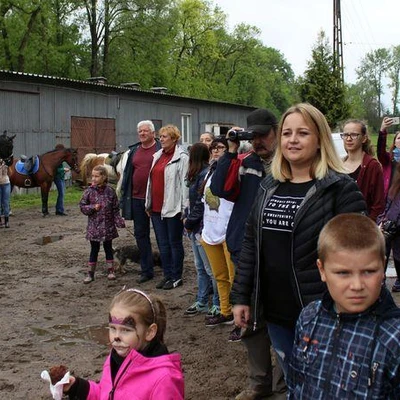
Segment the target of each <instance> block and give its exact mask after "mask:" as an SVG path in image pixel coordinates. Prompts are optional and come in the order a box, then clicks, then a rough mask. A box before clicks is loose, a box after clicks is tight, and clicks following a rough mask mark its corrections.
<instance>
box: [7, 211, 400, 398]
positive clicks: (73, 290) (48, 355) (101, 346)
mask: <svg viewBox="0 0 400 400" xmlns="http://www.w3.org/2000/svg"><path fill="white" fill-rule="evenodd" d="M66 211H67V213H68V217H59V216H55V215H54V209H53V210H52V215H50V216H48V217H46V218H43V217H42V215H41V213H40V210H39V209H29V210H15V211H14V215H13V216H12V217H11V218H10V224H11V228H10V229H1V230H0V249H1V257H0V270H1V272H2V279H1V280H0V318H1V321H2V323H1V325H2V328H1V335H0V348H1V352H0V399H2V400H8V399H13V400H18V399H21V400H22V399H23V400H27V399H28V400H30V399H33V400H38V399H42V400H43V399H46V400H47V399H51V396H50V394H49V388H48V386H47V385H46V384H45V383H44V382H43V381H42V380H41V379H40V373H41V371H42V370H44V369H48V368H49V367H50V366H52V365H54V364H65V365H67V366H68V367H69V368H70V370H71V371H74V373H75V374H76V375H78V376H82V377H85V378H91V379H97V378H99V376H100V374H101V369H102V364H103V362H104V360H105V358H106V356H107V354H108V346H107V331H106V329H105V328H104V327H105V324H106V322H107V315H108V306H109V303H110V300H111V298H112V296H113V295H114V294H115V293H116V292H118V291H119V290H120V289H121V287H122V286H123V285H129V286H131V287H132V286H137V285H136V279H137V277H138V274H139V266H138V265H135V264H130V265H129V272H128V273H126V274H125V275H118V277H117V280H116V281H114V282H109V281H107V279H106V278H105V277H104V276H101V275H100V273H98V274H97V279H96V280H95V281H94V282H93V283H92V284H90V285H84V284H83V283H82V281H83V278H84V273H85V270H86V261H87V259H88V255H89V245H88V243H87V242H86V240H85V227H86V217H85V216H83V215H82V214H81V213H80V212H79V209H78V207H77V206H69V207H67V209H66ZM57 239H59V240H57ZM114 243H115V245H125V244H132V243H134V239H133V236H132V225H131V223H129V226H128V229H122V230H120V237H119V238H118V239H116V240H115V241H114ZM185 249H186V256H185V263H184V265H185V267H184V285H183V286H182V287H180V288H177V289H174V290H171V291H162V290H157V289H155V285H156V282H158V280H159V279H161V277H162V274H161V270H160V269H156V277H155V280H153V281H150V282H146V283H145V284H143V285H141V286H142V287H143V289H144V290H145V291H147V292H149V293H157V294H158V295H160V296H161V298H162V299H163V300H164V302H165V304H166V306H167V310H168V328H167V335H166V344H167V346H168V348H169V349H170V351H178V352H180V353H181V355H182V362H183V368H184V374H185V393H186V395H185V398H186V399H188V400H190V399H192V400H208V399H212V400H222V399H233V398H234V397H235V395H236V394H238V393H239V392H240V391H241V390H242V389H243V388H245V386H246V378H247V362H246V354H245V349H244V347H243V345H242V344H241V343H229V342H228V341H227V339H228V333H229V331H230V329H231V328H230V327H227V326H223V327H215V328H207V327H205V325H204V317H203V316H195V317H184V316H183V312H184V310H185V309H186V307H188V306H189V305H190V304H191V303H192V302H193V301H194V298H195V293H196V282H195V270H194V265H193V256H192V253H191V250H190V246H189V243H188V242H187V241H186V242H185ZM103 265H104V253H103V252H101V253H100V259H99V267H98V271H99V272H101V269H102V267H103ZM397 301H399V297H397ZM283 398H284V396H283V395H280V396H278V395H276V396H274V397H272V398H270V399H283Z"/></svg>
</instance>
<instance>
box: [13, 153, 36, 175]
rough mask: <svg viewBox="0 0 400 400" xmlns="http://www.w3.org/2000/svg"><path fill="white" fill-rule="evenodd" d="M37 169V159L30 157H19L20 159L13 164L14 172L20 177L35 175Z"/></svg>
mask: <svg viewBox="0 0 400 400" xmlns="http://www.w3.org/2000/svg"><path fill="white" fill-rule="evenodd" d="M38 169H39V157H38V156H32V157H29V158H28V157H27V156H24V155H21V159H20V160H18V161H17V163H16V164H15V170H16V171H17V172H18V173H19V174H21V175H32V174H36V172H38Z"/></svg>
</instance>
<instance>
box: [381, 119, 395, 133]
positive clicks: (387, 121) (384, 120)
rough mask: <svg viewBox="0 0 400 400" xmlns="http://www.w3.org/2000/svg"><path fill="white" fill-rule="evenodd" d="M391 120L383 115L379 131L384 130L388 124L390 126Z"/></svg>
mask: <svg viewBox="0 0 400 400" xmlns="http://www.w3.org/2000/svg"><path fill="white" fill-rule="evenodd" d="M392 124H393V120H392V118H390V117H383V120H382V125H381V129H380V130H381V132H386V129H387V128H389V126H392Z"/></svg>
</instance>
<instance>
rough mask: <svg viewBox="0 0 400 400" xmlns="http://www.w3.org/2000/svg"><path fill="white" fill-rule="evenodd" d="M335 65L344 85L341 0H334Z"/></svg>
mask: <svg viewBox="0 0 400 400" xmlns="http://www.w3.org/2000/svg"><path fill="white" fill-rule="evenodd" d="M333 63H334V65H333V67H334V69H335V70H338V72H339V76H340V79H341V83H342V85H343V84H344V70H343V41H342V16H341V11H340V0H333Z"/></svg>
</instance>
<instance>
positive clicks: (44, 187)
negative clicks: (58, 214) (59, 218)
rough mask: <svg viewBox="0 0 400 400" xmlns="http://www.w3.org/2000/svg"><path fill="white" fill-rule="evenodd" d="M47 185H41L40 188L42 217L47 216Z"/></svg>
mask: <svg viewBox="0 0 400 400" xmlns="http://www.w3.org/2000/svg"><path fill="white" fill-rule="evenodd" d="M49 190H50V187H49V185H46V184H45V185H42V186H41V188H40V193H41V195H42V214H43V217H46V216H47V215H49V208H48V201H49Z"/></svg>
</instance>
